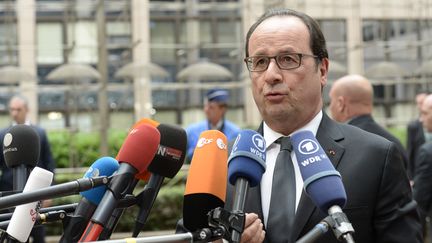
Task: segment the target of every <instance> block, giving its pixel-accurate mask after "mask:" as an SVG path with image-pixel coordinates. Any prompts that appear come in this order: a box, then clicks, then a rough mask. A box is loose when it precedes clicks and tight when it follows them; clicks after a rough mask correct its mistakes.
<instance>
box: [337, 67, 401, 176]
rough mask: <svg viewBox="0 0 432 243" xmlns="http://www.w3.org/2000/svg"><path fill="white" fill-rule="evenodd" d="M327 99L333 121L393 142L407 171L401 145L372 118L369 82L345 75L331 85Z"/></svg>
mask: <svg viewBox="0 0 432 243" xmlns="http://www.w3.org/2000/svg"><path fill="white" fill-rule="evenodd" d="M329 97H330V107H329V109H330V113H331V116H332V118H333V119H334V120H336V121H338V122H345V123H348V124H350V125H353V126H356V127H359V128H361V129H363V130H365V131H368V132H370V133H374V134H377V135H379V136H381V137H384V138H386V139H387V140H389V141H391V142H393V143H394V144H395V145H396V147H397V149H398V150H399V152H400V155H401V156H402V160H403V162H404V165H405V168H406V169H407V166H408V157H407V154H406V151H405V148H404V147H403V145H402V143H401V142H400V141H399V139H398V138H396V137H395V136H393V135H392V134H391V133H390V132H388V131H387V130H386V129H384V128H383V127H381V126H380V125H379V124H378V123H377V122H375V120H374V119H373V117H372V110H373V88H372V85H371V83H370V82H369V80H367V79H366V78H365V77H363V76H360V75H346V76H344V77H342V78H340V79H338V80H336V81H335V82H334V83H333V85H332V87H331V89H330V92H329Z"/></svg>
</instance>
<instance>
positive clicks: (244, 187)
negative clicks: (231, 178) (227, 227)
mask: <svg viewBox="0 0 432 243" xmlns="http://www.w3.org/2000/svg"><path fill="white" fill-rule="evenodd" d="M248 188H249V181H248V180H246V179H244V178H238V179H237V180H236V183H235V193H234V195H235V196H234V202H233V208H232V210H233V212H237V211H243V209H244V206H245V203H246V198H247V192H248ZM242 231H243V229H242ZM240 238H241V234H240V233H239V232H237V231H233V232H232V233H231V240H232V242H240Z"/></svg>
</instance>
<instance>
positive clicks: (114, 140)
mask: <svg viewBox="0 0 432 243" xmlns="http://www.w3.org/2000/svg"><path fill="white" fill-rule="evenodd" d="M126 135H127V132H126V131H110V132H109V135H108V146H109V148H108V149H109V155H110V156H112V157H115V155H116V154H117V152H118V151H119V149H120V147H121V145H122V144H123V141H124V139H125V137H126ZM48 139H49V141H50V144H51V151H52V153H53V157H54V160H55V161H56V165H57V168H67V167H87V166H90V165H91V164H92V163H93V162H94V161H95V160H96V159H98V158H100V157H101V156H100V153H99V144H100V137H99V134H98V133H95V132H92V133H84V132H79V133H70V132H68V131H55V132H54V131H51V132H49V133H48Z"/></svg>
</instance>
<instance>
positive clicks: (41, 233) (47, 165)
mask: <svg viewBox="0 0 432 243" xmlns="http://www.w3.org/2000/svg"><path fill="white" fill-rule="evenodd" d="M28 111H29V107H28V101H27V99H26V98H25V97H23V96H19V95H15V96H13V97H12V98H11V99H10V100H9V115H10V117H11V119H12V124H11V126H14V125H16V124H26V125H29V126H31V127H33V128H34V129H35V131H37V133H38V135H39V139H40V153H39V161H38V163H37V166H38V167H41V168H44V169H47V170H49V171H51V172H54V169H55V162H54V159H53V157H52V154H51V148H50V145H49V142H48V138H47V135H46V132H45V130H44V129H43V128H41V127H39V126H36V125H34V124H31V123H30V121H29V120H28V119H27V113H28ZM9 128H10V127H7V128H4V129H2V130H1V131H0V139H1V141H3V138H4V136H5V134H6V133H7V131H8V130H9ZM0 168H1V170H2V174H1V177H0V191H10V190H12V189H13V184H12V183H13V177H12V169H10V168H7V166H6V164H5V161H4V157H3V154H2V155H1V156H0ZM49 203H50V201H49V200H46V201H44V202H43V206H45V207H46V206H49ZM30 236H31V237H32V238H33V241H32V242H34V243H43V242H45V228H44V226H37V227H34V228H33V230H32V232H31V234H30Z"/></svg>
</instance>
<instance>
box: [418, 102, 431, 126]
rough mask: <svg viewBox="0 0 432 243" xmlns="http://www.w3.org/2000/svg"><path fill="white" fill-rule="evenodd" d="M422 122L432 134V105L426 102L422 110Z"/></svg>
mask: <svg viewBox="0 0 432 243" xmlns="http://www.w3.org/2000/svg"><path fill="white" fill-rule="evenodd" d="M420 121H421V122H422V124H423V127H424V128H425V129H426V131H427V132H432V104H430V101H429V102H428V101H425V102H424V103H423V105H422V106H421V109H420Z"/></svg>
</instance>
